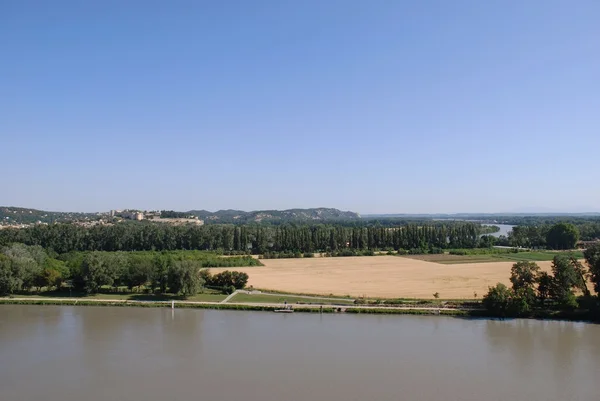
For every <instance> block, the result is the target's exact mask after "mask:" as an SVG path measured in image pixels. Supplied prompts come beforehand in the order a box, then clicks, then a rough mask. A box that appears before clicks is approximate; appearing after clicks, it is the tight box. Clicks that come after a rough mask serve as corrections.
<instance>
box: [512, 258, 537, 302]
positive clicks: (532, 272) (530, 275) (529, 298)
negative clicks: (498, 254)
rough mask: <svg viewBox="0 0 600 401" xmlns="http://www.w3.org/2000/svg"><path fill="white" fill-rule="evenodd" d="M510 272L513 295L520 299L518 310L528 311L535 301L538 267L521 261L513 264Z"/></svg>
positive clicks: (532, 263) (533, 263)
mask: <svg viewBox="0 0 600 401" xmlns="http://www.w3.org/2000/svg"><path fill="white" fill-rule="evenodd" d="M510 271H511V275H510V282H511V283H512V289H513V292H514V295H515V296H516V297H518V298H521V300H520V301H519V305H520V306H519V308H518V309H519V310H521V311H523V310H524V309H529V308H530V307H531V306H533V304H534V303H535V300H536V294H535V284H536V280H537V276H538V273H539V271H540V267H539V266H538V265H537V263H535V262H526V261H522V262H517V263H515V264H514V265H513V266H512V268H511V270H510ZM523 302H524V303H523Z"/></svg>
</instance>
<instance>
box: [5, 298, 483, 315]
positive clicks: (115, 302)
mask: <svg viewBox="0 0 600 401" xmlns="http://www.w3.org/2000/svg"><path fill="white" fill-rule="evenodd" d="M2 304H16V305H71V306H73V305H77V306H131V307H158V308H165V307H166V308H200V309H233V310H254V311H273V310H275V309H279V308H281V306H282V304H281V303H236V302H228V303H222V302H200V301H134V300H119V299H84V298H76V299H74V298H51V299H49V298H30V297H28V298H19V297H11V298H0V305H2ZM288 305H289V306H291V307H292V308H293V310H294V311H295V312H313V313H320V312H322V313H382V314H416V315H451V316H469V315H473V314H482V313H483V312H485V311H484V310H482V309H459V308H446V307H439V308H436V307H419V306H385V307H382V306H366V305H319V304H294V305H291V304H288Z"/></svg>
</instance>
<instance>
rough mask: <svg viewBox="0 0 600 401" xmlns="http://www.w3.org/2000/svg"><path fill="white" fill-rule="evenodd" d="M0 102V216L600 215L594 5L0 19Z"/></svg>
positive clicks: (90, 11)
mask: <svg viewBox="0 0 600 401" xmlns="http://www.w3.org/2000/svg"><path fill="white" fill-rule="evenodd" d="M0 94H1V96H0V139H1V141H0V143H1V148H0V172H1V174H2V180H1V185H0V205H11V206H23V207H34V208H40V209H46V210H48V209H49V210H71V211H99V210H109V209H115V208H141V209H156V208H159V209H175V210H189V209H208V210H216V209H227V208H236V209H243V210H255V209H270V208H275V209H284V208H292V207H319V206H326V207H336V208H340V209H344V210H353V211H357V212H360V213H420V212H505V211H519V210H523V209H527V210H528V211H531V209H532V208H533V209H536V210H540V211H549V210H559V211H591V210H600V179H599V177H600V153H599V150H600V1H597V0H577V1H567V0H561V1H552V0H539V1H536V0H528V1H524V2H521V1H480V0H473V1H464V0H456V1H445V0H440V1H400V0H398V1H394V0H374V1H366V0H361V1H354V0H318V1H317V0H302V1H296V0H294V1H291V0H272V1H257V0H252V1H245V0H238V1H230V0H224V1H216V0H215V1H199V0H198V1H192V0H190V1H147V0H144V1H134V0H127V1H121V0H119V1H114V0H112V1H61V0H54V1H43V0H39V1H31V0H0ZM584 209H585V210H584Z"/></svg>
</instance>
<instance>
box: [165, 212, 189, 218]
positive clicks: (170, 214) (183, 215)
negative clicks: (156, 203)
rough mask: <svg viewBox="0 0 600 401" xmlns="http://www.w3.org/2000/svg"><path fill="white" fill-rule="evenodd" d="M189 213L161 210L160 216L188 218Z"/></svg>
mask: <svg viewBox="0 0 600 401" xmlns="http://www.w3.org/2000/svg"><path fill="white" fill-rule="evenodd" d="M189 216H190V215H189V213H184V212H176V211H174V210H161V211H160V217H162V218H164V219H185V218H188V217H189Z"/></svg>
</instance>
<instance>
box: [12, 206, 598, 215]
mask: <svg viewBox="0 0 600 401" xmlns="http://www.w3.org/2000/svg"><path fill="white" fill-rule="evenodd" d="M0 207H17V208H25V209H35V210H41V211H46V212H72V213H102V212H108V211H110V210H128V209H131V210H148V211H149V210H174V211H177V212H189V211H193V210H205V211H208V212H211V213H215V212H218V211H224V210H236V211H240V212H255V211H264V210H277V211H282V210H290V209H321V208H324V209H338V210H340V211H342V212H355V213H358V214H360V215H361V216H368V215H438V214H439V215H464V214H470V215H476V214H491V215H508V214H532V215H535V214H585V213H590V214H595V213H600V209H595V210H594V209H592V208H589V209H586V208H582V209H581V210H574V211H573V210H553V209H544V208H540V209H535V208H522V209H516V210H506V211H492V212H482V211H474V212H472V211H457V212H414V213H408V212H402V211H399V212H381V213H370V212H361V211H358V210H350V209H340V208H338V207H335V206H315V207H312V206H307V207H291V208H269V209H267V208H261V209H251V210H250V209H248V210H245V209H240V208H227V209H225V208H220V209H212V210H211V209H206V208H201V207H200V208H199V207H194V208H187V209H173V208H168V207H167V208H142V207H135V206H132V207H120V208H112V209H106V210H82V209H80V210H70V209H48V208H43V207H29V206H23V205H0Z"/></svg>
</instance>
